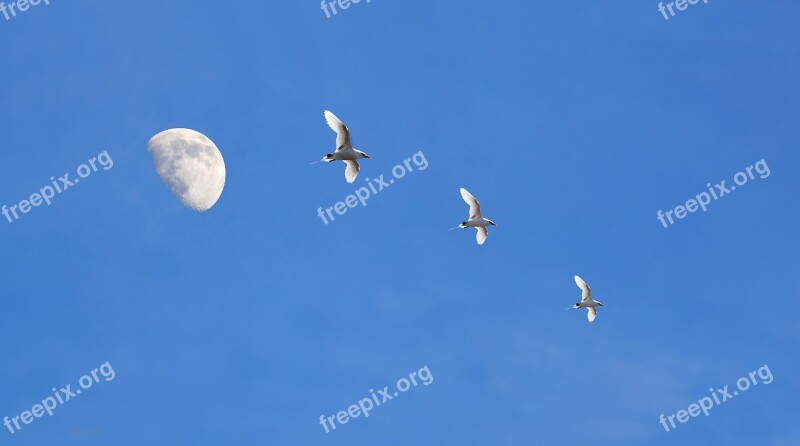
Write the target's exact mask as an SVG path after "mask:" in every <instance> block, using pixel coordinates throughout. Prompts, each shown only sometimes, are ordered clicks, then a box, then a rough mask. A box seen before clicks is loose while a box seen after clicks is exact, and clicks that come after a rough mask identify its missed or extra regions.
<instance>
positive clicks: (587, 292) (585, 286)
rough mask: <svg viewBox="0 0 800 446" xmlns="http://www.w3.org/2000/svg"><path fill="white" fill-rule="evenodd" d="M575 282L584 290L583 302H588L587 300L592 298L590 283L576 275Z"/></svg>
mask: <svg viewBox="0 0 800 446" xmlns="http://www.w3.org/2000/svg"><path fill="white" fill-rule="evenodd" d="M575 284H576V285H578V288H580V289H581V290H582V291H583V294H581V302H586V301H587V300H591V299H592V290H591V289H590V288H589V285H588V284H587V283H586V282H584V281H583V279H581V278H580V277H578V276H575Z"/></svg>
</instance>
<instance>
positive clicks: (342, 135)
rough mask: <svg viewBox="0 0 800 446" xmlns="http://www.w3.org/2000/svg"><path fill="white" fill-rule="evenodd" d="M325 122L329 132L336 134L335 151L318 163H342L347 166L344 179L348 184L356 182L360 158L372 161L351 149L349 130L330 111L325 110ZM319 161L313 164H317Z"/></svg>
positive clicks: (358, 151)
mask: <svg viewBox="0 0 800 446" xmlns="http://www.w3.org/2000/svg"><path fill="white" fill-rule="evenodd" d="M325 122H327V123H328V126H329V127H330V128H331V130H333V131H334V132H336V151H335V152H333V153H329V154H327V155H325V158H322V159H321V160H319V161H325V162H326V163H330V162H333V161H344V162H345V164H347V168H345V170H344V178H345V180H347V182H348V183H352V182H353V181H355V180H356V177H357V176H358V171H359V170H361V166H359V165H358V160H359V159H361V158H367V159H372V157H370V156H369V155H367V154H366V153H364V152H362V151H360V150H356V149H354V148H353V146H352V144H351V143H350V129H348V128H347V126H346V125H344V123H343V122H342V121H341V120H340V119H339V118H337V117H336V115H334V114H333V113H331V111H330V110H325ZM319 161H315V162H317V163H318V162H319ZM312 164H314V163H312Z"/></svg>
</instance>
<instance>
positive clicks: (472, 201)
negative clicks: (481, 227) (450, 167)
mask: <svg viewBox="0 0 800 446" xmlns="http://www.w3.org/2000/svg"><path fill="white" fill-rule="evenodd" d="M461 198H463V199H464V202H465V203H467V204H468V205H469V218H470V220H472V219H473V218H476V217H480V216H481V204H480V203H478V199H477V198H475V197H473V196H472V194H471V193H469V191H468V190H466V189H464V188H463V187H462V188H461Z"/></svg>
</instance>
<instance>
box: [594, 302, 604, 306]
mask: <svg viewBox="0 0 800 446" xmlns="http://www.w3.org/2000/svg"><path fill="white" fill-rule="evenodd" d="M595 302H597V306H599V307H605V305H603V303H602V302H599V301H595Z"/></svg>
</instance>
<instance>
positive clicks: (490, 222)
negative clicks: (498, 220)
mask: <svg viewBox="0 0 800 446" xmlns="http://www.w3.org/2000/svg"><path fill="white" fill-rule="evenodd" d="M486 221H488V222H489V224H490V225H491V226H497V225H496V224H495V223H494V222H493V221H491V220H486Z"/></svg>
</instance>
